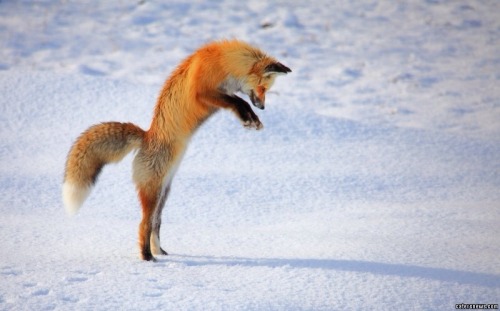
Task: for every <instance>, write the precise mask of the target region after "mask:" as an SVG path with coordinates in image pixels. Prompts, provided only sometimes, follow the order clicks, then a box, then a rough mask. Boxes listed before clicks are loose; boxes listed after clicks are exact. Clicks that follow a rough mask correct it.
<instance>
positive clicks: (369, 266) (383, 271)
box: [160, 255, 500, 288]
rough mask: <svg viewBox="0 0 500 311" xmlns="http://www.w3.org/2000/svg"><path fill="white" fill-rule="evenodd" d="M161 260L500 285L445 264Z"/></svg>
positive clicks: (493, 279)
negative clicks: (447, 266) (335, 271)
mask: <svg viewBox="0 0 500 311" xmlns="http://www.w3.org/2000/svg"><path fill="white" fill-rule="evenodd" d="M160 262H165V263H167V262H177V263H182V264H185V265H187V266H211V265H225V266H248V267H271V268H276V267H284V266H289V267H295V268H311V269H326V270H338V271H350V272H361V273H370V274H376V275H388V276H399V277H403V278H423V279H429V280H437V281H444V282H452V283H459V284H466V285H479V286H485V287H490V288H500V275H495V274H487V273H479V272H469V271H460V270H452V269H444V268H432V267H421V266H414V265H404V264H388V263H379V262H369V261H357V260H335V259H278V258H241V257H211V256H187V255H172V256H168V257H163V258H162V259H160Z"/></svg>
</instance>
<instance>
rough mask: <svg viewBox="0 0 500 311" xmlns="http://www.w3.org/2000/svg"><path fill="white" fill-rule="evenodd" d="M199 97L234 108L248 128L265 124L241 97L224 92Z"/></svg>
mask: <svg viewBox="0 0 500 311" xmlns="http://www.w3.org/2000/svg"><path fill="white" fill-rule="evenodd" d="M198 99H199V100H200V101H201V102H203V103H205V104H207V105H210V106H216V107H219V108H226V109H230V110H232V111H233V112H234V113H235V114H236V116H237V117H238V118H239V119H240V121H241V123H242V124H243V126H244V127H246V128H254V129H256V130H260V129H262V128H263V127H264V126H263V125H262V122H260V120H259V117H258V116H257V115H256V114H255V112H253V110H252V108H251V107H250V105H249V104H248V103H247V102H246V101H245V100H244V99H242V98H241V97H238V96H236V95H234V94H233V95H227V94H223V93H215V94H207V95H202V96H198Z"/></svg>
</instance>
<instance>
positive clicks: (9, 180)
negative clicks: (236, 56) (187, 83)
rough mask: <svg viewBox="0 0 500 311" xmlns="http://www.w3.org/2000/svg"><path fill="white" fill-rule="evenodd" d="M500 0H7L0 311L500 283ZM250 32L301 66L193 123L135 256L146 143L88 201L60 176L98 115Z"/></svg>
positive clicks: (263, 304) (407, 296) (367, 301)
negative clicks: (69, 211)
mask: <svg viewBox="0 0 500 311" xmlns="http://www.w3.org/2000/svg"><path fill="white" fill-rule="evenodd" d="M499 12H500V2H499V1H495V0H485V1H475V2H471V1H461V0H450V1H439V0H428V1H416V0H414V1H382V0H378V1H376V0H372V1H368V0H364V1H314V2H312V3H309V2H304V3H300V2H288V1H277V2H264V1H260V0H250V1H230V0H223V1H217V2H193V3H190V2H179V1H172V2H168V3H159V2H153V1H147V0H146V1H144V0H142V1H135V2H134V1H127V2H126V1H95V2H83V1H36V2H35V1H33V2H31V1H6V0H4V1H0V93H1V94H2V96H0V120H1V123H0V137H1V142H2V143H1V145H0V172H1V173H0V191H1V194H2V195H1V197H0V214H1V218H0V236H1V244H0V245H1V253H0V310H154V309H159V310H210V309H213V310H224V309H225V310H388V309H393V310H407V309H410V310H454V308H455V304H457V303H499V302H500V226H499V225H498V224H499V221H500V203H499V202H500V191H499V189H500V157H499V154H500V124H499V120H500V84H499V82H500V45H499V42H500V41H499V40H500V18H498V16H499ZM233 37H236V38H239V39H243V40H246V41H248V42H250V43H253V44H256V45H258V46H259V47H261V48H262V49H263V50H265V51H267V52H268V53H269V54H271V55H273V56H275V57H277V58H278V59H279V60H280V61H282V62H283V63H284V64H286V65H287V66H289V67H290V68H292V70H293V72H292V73H291V74H289V75H287V76H284V77H279V78H278V79H277V82H276V85H275V86H274V88H273V90H272V92H271V93H270V94H269V95H268V98H267V105H266V106H267V107H266V110H265V111H257V113H258V114H259V117H260V119H261V121H262V122H263V124H264V129H263V131H260V132H256V131H249V130H245V129H244V128H242V127H241V125H240V123H239V122H238V121H237V120H236V119H235V118H234V116H232V115H231V114H230V113H227V112H221V113H219V114H217V115H216V116H214V117H213V118H212V119H210V120H209V121H208V122H207V123H206V124H205V125H204V126H203V127H202V128H201V129H200V130H199V132H198V133H197V134H196V135H195V137H194V138H193V140H192V142H191V145H190V147H189V148H188V151H187V153H186V156H185V158H184V160H183V162H182V164H181V166H180V169H179V171H178V173H177V176H176V179H175V181H174V185H173V190H172V192H171V195H170V199H169V201H168V202H167V207H166V208H165V211H164V214H163V223H164V226H163V230H162V234H161V239H162V244H163V246H164V248H165V249H166V250H167V251H169V252H170V253H171V255H169V256H163V257H159V258H158V259H159V261H158V262H156V263H150V262H142V261H140V260H139V258H138V248H137V228H138V223H139V220H140V209H139V203H138V201H137V198H136V194H135V192H134V191H135V190H134V185H133V183H132V181H131V169H130V167H131V161H132V159H133V157H132V155H130V156H128V157H126V158H125V160H124V161H123V162H121V163H119V164H116V165H110V166H107V167H105V169H104V170H103V173H102V175H101V177H100V179H99V182H98V183H97V185H96V187H95V189H94V190H93V192H92V193H91V195H90V197H89V198H88V200H87V201H86V202H85V204H84V206H83V208H82V209H81V210H80V212H79V214H78V215H77V216H75V217H68V216H67V215H66V214H65V212H64V208H63V206H62V201H61V184H62V175H63V169H64V162H65V157H66V154H67V152H68V150H69V147H70V146H71V143H72V142H73V141H74V139H75V138H76V137H77V136H78V134H79V133H81V132H82V131H83V130H85V129H86V128H87V127H88V126H90V125H92V124H94V123H98V122H101V121H112V120H114V121H130V122H134V123H136V124H138V125H140V126H141V127H143V128H147V127H148V125H149V122H150V119H151V115H152V110H153V106H154V103H155V99H156V96H157V94H158V93H159V90H160V87H161V84H162V82H163V80H164V79H165V78H166V77H167V75H168V74H169V72H170V71H171V70H172V69H173V68H174V67H175V66H176V64H177V63H178V62H179V61H180V60H181V59H182V58H184V57H185V56H187V55H188V54H189V53H191V52H192V51H193V50H194V49H196V48H197V47H198V46H199V45H201V44H203V43H204V42H207V41H209V40H213V39H219V38H233Z"/></svg>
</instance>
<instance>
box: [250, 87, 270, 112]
mask: <svg viewBox="0 0 500 311" xmlns="http://www.w3.org/2000/svg"><path fill="white" fill-rule="evenodd" d="M249 97H250V100H251V101H252V104H253V105H254V106H255V107H257V108H259V109H264V108H265V101H266V100H265V98H264V96H263V98H262V99H261V98H259V97H258V96H257V95H256V94H255V92H254V91H251V92H250V95H249Z"/></svg>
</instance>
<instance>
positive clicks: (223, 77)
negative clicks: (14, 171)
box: [63, 40, 290, 260]
mask: <svg viewBox="0 0 500 311" xmlns="http://www.w3.org/2000/svg"><path fill="white" fill-rule="evenodd" d="M287 72H290V69H288V68H287V67H286V66H284V65H282V64H280V63H278V62H277V61H276V60H275V59H274V58H272V57H269V56H267V55H266V54H264V53H263V52H262V51H260V50H259V49H257V48H255V47H252V46H250V45H249V44H247V43H244V42H241V41H237V40H229V41H227V40H226V41H219V42H213V43H209V44H207V45H205V46H203V47H201V48H200V49H199V50H198V51H196V52H195V53H194V54H192V55H191V56H189V57H187V58H186V59H185V60H184V61H183V62H181V64H180V65H179V66H178V67H177V68H176V69H175V70H174V72H173V73H172V74H171V76H170V77H169V78H168V80H167V81H166V82H165V84H164V86H163V89H162V91H161V93H160V96H159V97H158V101H157V103H156V107H155V110H154V114H153V119H152V121H151V126H150V128H149V130H148V131H143V130H142V129H140V128H139V127H137V126H135V125H133V124H131V123H118V122H108V123H102V124H99V125H95V126H93V127H91V128H89V129H88V130H87V131H85V132H84V133H83V134H82V135H81V136H80V137H79V138H78V139H77V140H76V142H75V143H74V145H73V146H72V148H71V150H70V152H69V154H68V159H67V162H66V171H65V177H64V185H63V199H64V203H65V206H66V207H67V209H68V210H69V211H70V212H75V211H76V210H78V208H79V207H80V206H81V205H82V204H83V201H84V200H85V197H86V196H87V194H88V192H89V191H90V188H91V187H92V186H93V184H94V183H95V181H96V178H97V176H98V174H99V172H100V170H101V168H102V167H103V166H104V165H105V164H107V163H109V162H117V161H119V160H121V159H122V158H123V157H124V156H125V155H126V154H127V153H129V152H130V151H131V150H133V149H138V153H137V155H136V157H135V159H134V162H133V180H134V182H135V184H136V187H137V191H138V195H139V200H140V203H141V206H142V220H141V223H140V226H139V246H140V249H141V257H142V259H144V260H154V257H153V253H152V252H155V254H166V252H165V251H164V250H163V249H162V248H161V247H160V245H159V232H160V225H161V212H162V209H163V205H164V204H165V201H166V200H167V197H168V193H169V191H170V184H171V182H172V179H173V177H174V175H175V172H176V170H177V167H178V165H179V163H180V161H181V159H182V156H183V154H184V151H185V150H186V148H187V144H188V141H189V139H190V137H191V136H192V135H193V133H194V132H195V131H196V129H197V128H198V127H199V126H200V125H201V124H202V123H203V122H204V121H205V120H206V119H207V118H208V117H210V116H211V115H212V114H213V113H214V112H216V111H217V110H219V108H226V109H230V110H232V111H233V112H234V113H235V114H236V116H237V117H238V118H239V119H240V120H241V121H242V123H243V125H244V126H245V127H250V128H255V129H260V128H262V124H261V122H260V120H259V118H258V117H257V115H255V113H254V112H253V110H252V109H251V108H250V105H249V104H248V103H247V102H246V101H244V100H243V99H241V98H239V97H238V96H236V95H235V93H236V92H243V93H246V94H247V95H249V96H250V98H251V99H252V103H253V104H254V105H255V106H257V107H259V108H261V109H263V108H264V101H265V92H266V91H267V90H269V88H270V87H271V86H272V84H273V82H274V78H275V77H276V75H277V74H279V73H287Z"/></svg>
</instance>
